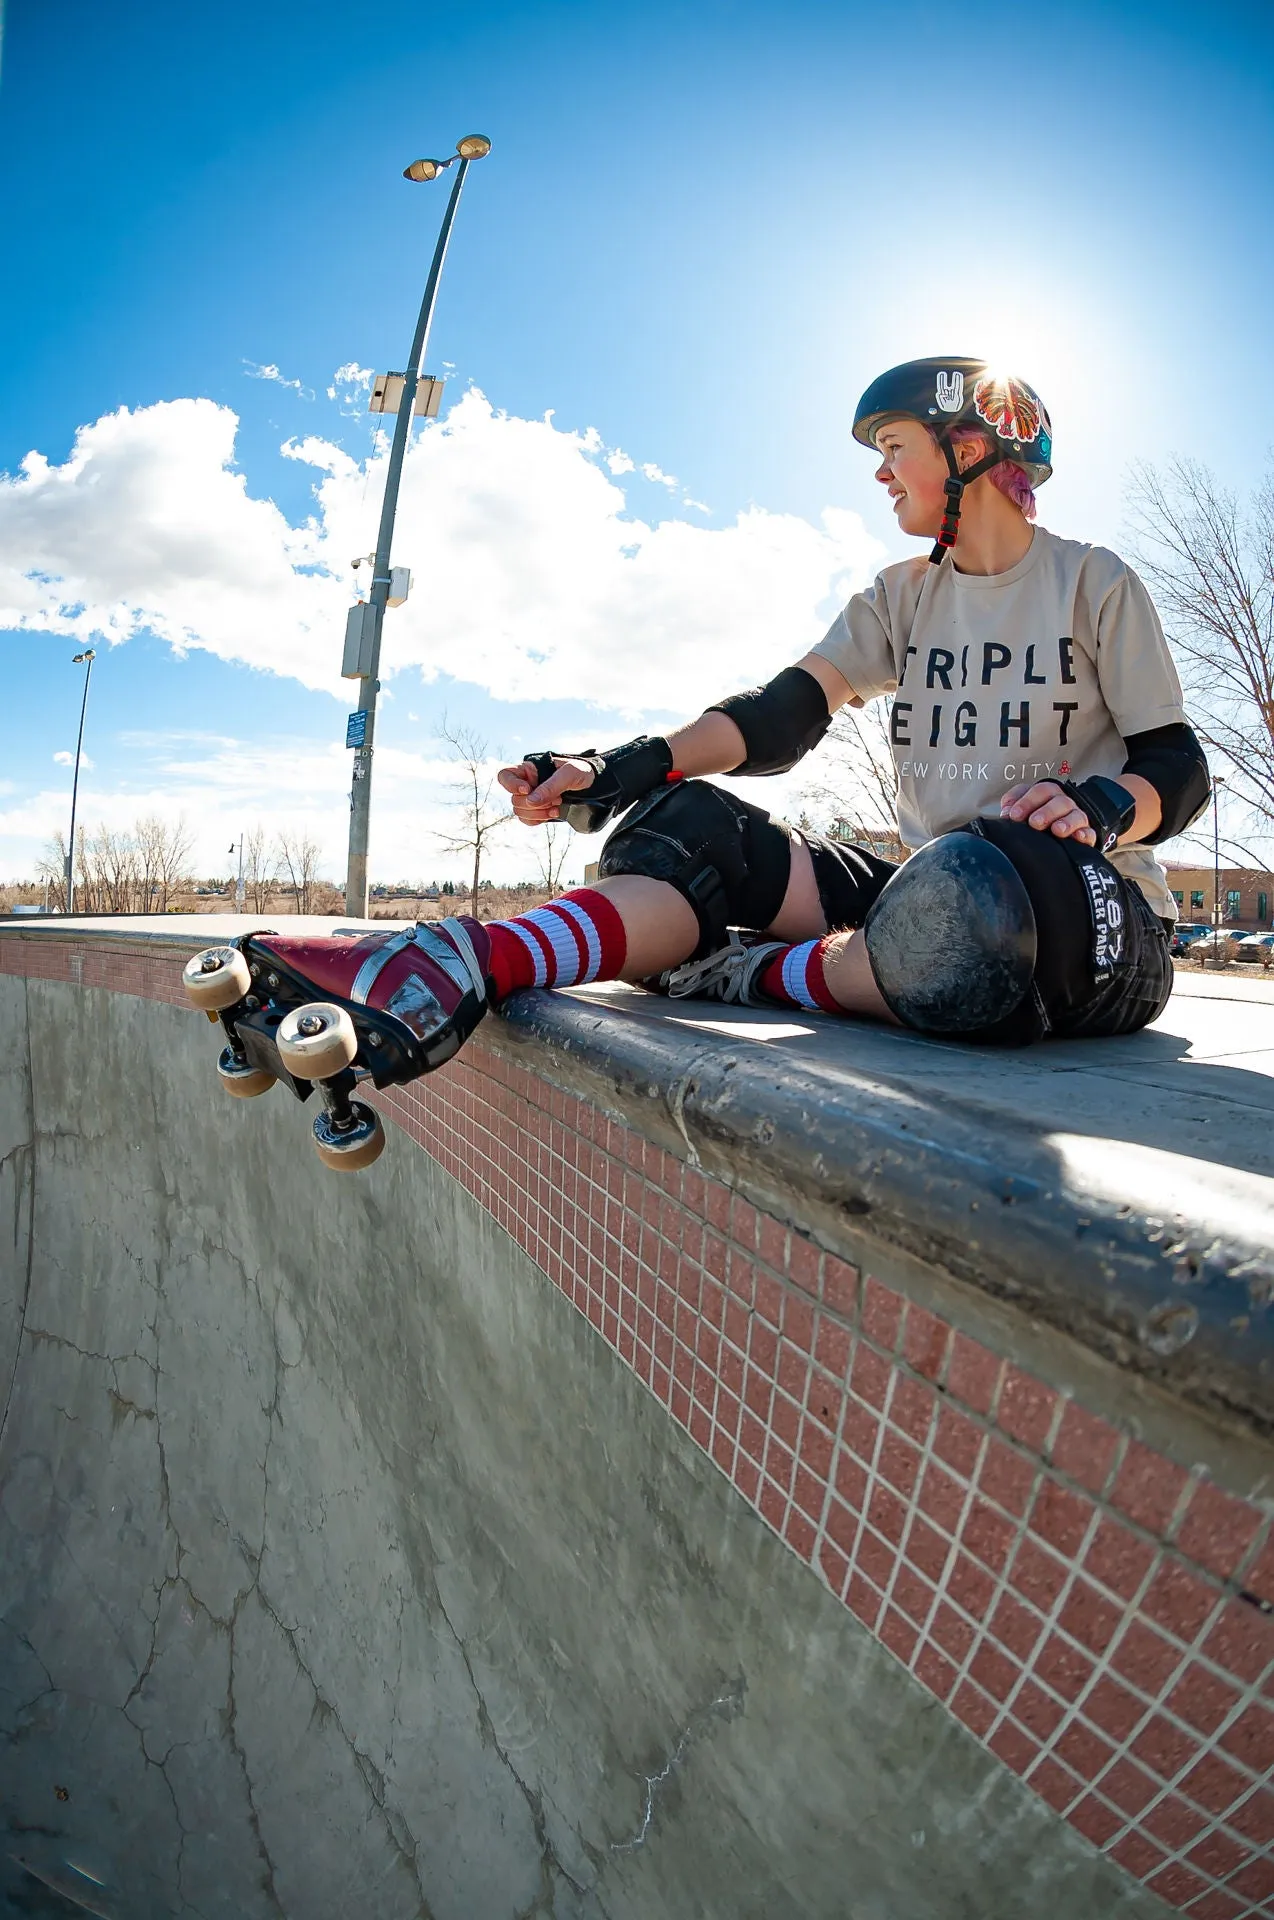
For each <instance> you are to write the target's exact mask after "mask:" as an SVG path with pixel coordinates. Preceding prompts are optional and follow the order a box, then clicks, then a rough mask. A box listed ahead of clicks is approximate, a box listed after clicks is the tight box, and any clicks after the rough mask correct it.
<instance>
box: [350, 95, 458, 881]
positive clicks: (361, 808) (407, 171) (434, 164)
mask: <svg viewBox="0 0 1274 1920" xmlns="http://www.w3.org/2000/svg"><path fill="white" fill-rule="evenodd" d="M490 151H491V142H490V141H489V140H488V139H487V138H486V136H485V135H483V134H477V133H474V134H468V135H466V137H465V138H464V139H463V140H461V141H459V142H458V143H457V147H456V153H455V154H454V155H453V156H452V158H451V159H449V160H416V161H413V163H412V165H411V166H410V167H406V168H404V171H403V177H404V179H407V180H433V179H436V178H437V176H438V174H440V173H441V172H443V171H444V170H445V169H446V168H447V167H450V166H452V165H454V164H455V161H456V159H457V158H458V159H459V162H460V164H459V167H458V169H457V172H456V178H455V183H454V185H453V186H452V189H451V198H450V199H449V200H448V202H447V211H446V213H445V214H444V215H443V220H442V227H441V229H440V231H439V234H438V243H437V245H436V246H435V248H434V257H433V264H432V265H431V267H430V269H429V279H428V280H427V282H426V283H425V297H424V299H423V300H422V301H421V303H420V317H419V318H418V320H417V321H416V331H415V333H414V335H413V336H412V342H411V352H410V353H409V354H408V356H407V369H406V372H405V373H404V375H403V390H402V397H401V399H400V400H399V402H398V418H397V419H396V420H395V422H394V438H393V443H392V445H391V446H390V449H389V467H388V471H387V472H386V475H385V498H384V501H383V503H382V506H381V510H380V530H379V532H378V533H377V535H376V558H375V563H374V565H373V567H372V589H371V607H372V642H371V650H370V655H369V659H368V663H367V665H368V670H367V673H366V675H365V676H364V677H363V679H362V684H361V688H360V691H359V696H358V708H357V711H358V712H359V713H361V714H365V715H366V719H365V720H364V722H363V723H362V740H361V744H360V745H358V746H357V747H355V749H354V770H353V777H352V779H351V782H350V797H349V863H348V866H347V868H346V875H345V911H346V913H347V914H350V915H352V916H354V917H356V918H358V919H363V918H365V916H366V913H367V847H368V838H369V830H370V826H371V810H372V753H373V749H374V736H375V730H376V696H377V694H378V693H379V692H380V679H379V677H378V676H379V673H380V642H381V633H382V631H383V629H384V624H385V604H386V601H387V600H388V598H389V586H390V579H389V558H390V548H391V546H392V544H393V538H394V518H395V515H396V514H397V512H398V487H399V482H400V480H401V478H402V470H403V458H404V456H405V454H406V452H407V440H408V436H409V435H410V433H411V416H412V409H413V407H414V405H415V400H416V388H417V385H418V384H419V381H420V370H421V366H422V364H423V361H424V357H425V348H426V347H427V346H428V344H429V328H430V325H431V323H432V321H433V312H434V302H435V300H436V299H437V295H438V282H439V280H440V279H441V277H442V266H443V261H444V260H445V259H446V257H447V243H448V241H449V240H450V239H451V228H452V224H453V222H454V220H455V217H456V208H457V207H458V206H459V204H460V195H461V192H462V190H463V188H464V182H465V175H466V174H467V173H468V171H469V163H470V161H472V160H481V159H483V158H484V157H485V155H486V154H488V153H489V152H490Z"/></svg>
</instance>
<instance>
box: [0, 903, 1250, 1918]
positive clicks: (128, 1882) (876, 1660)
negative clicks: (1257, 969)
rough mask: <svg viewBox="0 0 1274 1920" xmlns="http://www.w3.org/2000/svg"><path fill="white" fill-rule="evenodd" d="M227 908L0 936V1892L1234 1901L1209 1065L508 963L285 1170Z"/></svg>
mask: <svg viewBox="0 0 1274 1920" xmlns="http://www.w3.org/2000/svg"><path fill="white" fill-rule="evenodd" d="M225 930H226V928H225V923H218V922H213V921H208V922H202V921H200V922H182V923H181V928H180V932H179V933H178V934H175V933H174V932H173V929H172V923H170V922H169V923H164V924H163V925H162V926H161V927H159V928H158V929H157V928H156V927H155V923H153V922H152V923H146V922H137V923H115V924H113V923H110V922H101V921H93V922H83V923H64V924H62V925H49V926H48V927H42V928H39V929H32V928H29V927H25V928H23V929H22V930H21V931H19V930H18V929H17V928H16V927H6V928H0V1032H2V1033H3V1038H4V1046H3V1052H2V1054H0V1058H2V1059H3V1063H4V1065H3V1069H2V1073H3V1078H2V1080H0V1168H2V1170H3V1204H4V1223H3V1247H4V1253H3V1257H2V1266H0V1369H2V1372H0V1379H2V1380H3V1383H4V1390H5V1401H4V1424H3V1430H2V1433H0V1599H2V1605H0V1616H2V1619H3V1627H2V1629H0V1650H2V1651H0V1714H2V1716H3V1735H4V1740H3V1750H2V1755H3V1757H2V1758H0V1911H3V1912H4V1913H8V1914H15V1915H17V1914H21V1915H36V1916H54V1915H57V1916H62V1915H71V1914H77V1913H82V1912H90V1913H95V1914H100V1915H105V1916H110V1920H158V1917H159V1916H170V1915H172V1916H192V1917H193V1920H214V1917H215V1920H256V1916H262V1917H263V1920H264V1917H265V1916H279V1915H286V1916H288V1920H337V1916H340V1917H341V1920H345V1916H348V1915H350V1914H353V1913H357V1914H365V1915H368V1916H369V1917H371V1920H399V1916H401V1917H402V1920H409V1917H411V1920H416V1917H421V1920H424V1917H425V1916H428V1917H429V1920H514V1916H532V1915H542V1916H557V1917H558V1920H566V1917H567V1916H570V1920H585V1917H587V1920H692V1917H694V1920H699V1917H700V1916H711V1917H713V1920H715V1917H716V1916H720V1917H721V1920H762V1916H764V1920H786V1917H787V1916H794V1917H796V1916H799V1917H801V1920H805V1917H807V1916H808V1917H811V1920H815V1917H816V1920H911V1917H912V1916H915V1917H916V1920H928V1917H929V1916H933V1917H934V1920H947V1917H948V1916H950V1917H952V1920H955V1917H956V1916H958V1917H959V1920H1019V1916H1024V1915H1034V1914H1037V1913H1039V1912H1040V1911H1047V1912H1048V1913H1049V1914H1050V1915H1054V1916H1057V1920H1069V1916H1072V1915H1073V1916H1083V1920H1089V1916H1094V1915H1102V1916H1107V1915H1116V1916H1120V1920H1132V1917H1133V1916H1137V1917H1138V1920H1140V1917H1141V1916H1145V1920H1150V1917H1151V1916H1155V1915H1164V1914H1168V1913H1172V1912H1182V1911H1184V1912H1186V1913H1189V1914H1191V1915H1194V1916H1200V1917H1201V1920H1253V1917H1254V1916H1257V1915H1263V1916H1264V1915H1269V1914H1271V1913H1272V1912H1274V1860H1272V1858H1271V1849H1272V1843H1274V1794H1272V1793H1271V1791H1270V1786H1269V1773H1270V1768H1271V1762H1272V1761H1274V1745H1272V1743H1271V1729H1272V1726H1274V1716H1272V1714H1271V1698H1272V1694H1274V1612H1272V1611H1271V1609H1272V1606H1274V1545H1272V1544H1271V1540H1270V1511H1271V1508H1270V1494H1271V1477H1270V1465H1271V1446H1270V1440H1269V1434H1270V1430H1271V1413H1272V1411H1274V1385H1272V1383H1271V1376H1270V1367H1269V1332H1268V1325H1267V1302H1268V1299H1269V1296H1270V1291H1271V1283H1272V1282H1274V1274H1272V1273H1271V1268H1270V1265H1269V1257H1270V1243H1271V1239H1272V1238H1274V1236H1271V1235H1270V1234H1269V1233H1268V1232H1267V1231H1265V1229H1268V1226H1269V1223H1270V1219H1271V1213H1270V1200H1271V1195H1272V1194H1274V1180H1271V1177H1270V1173H1269V1171H1268V1169H1267V1168H1266V1167H1265V1164H1264V1162H1263V1161H1262V1160H1261V1159H1260V1155H1261V1154H1262V1153H1263V1152H1265V1151H1267V1150H1268V1140H1269V1137H1270V1136H1269V1134H1268V1133H1264V1132H1263V1131H1262V1126H1261V1124H1260V1115H1261V1114H1262V1113H1266V1114H1267V1115H1268V1108H1267V1107H1263V1106H1262V1104H1261V1102H1262V1099H1263V1098H1266V1097H1267V1096H1268V1088H1269V1082H1268V1079H1266V1081H1265V1082H1264V1083H1262V1079H1261V1072H1260V1071H1258V1068H1257V1067H1256V1066H1252V1065H1249V1066H1247V1067H1236V1068H1235V1069H1234V1072H1235V1078H1234V1079H1233V1080H1232V1081H1231V1080H1227V1079H1226V1078H1225V1077H1224V1075H1223V1074H1222V1069H1221V1066H1220V1065H1218V1064H1217V1063H1218V1061H1219V1060H1220V1058H1221V1052H1220V1050H1219V1048H1215V1047H1214V1048H1213V1051H1212V1053H1211V1054H1210V1055H1209V1056H1208V1057H1207V1058H1205V1057H1204V1052H1205V1051H1206V1050H1205V1049H1203V1047H1202V1043H1201V1042H1200V1043H1199V1046H1198V1047H1197V1048H1196V1051H1195V1054H1194V1055H1193V1056H1191V1055H1189V1050H1188V1049H1186V1050H1185V1051H1183V1046H1184V1042H1183V1041H1182V1033H1181V1029H1180V1027H1173V1026H1172V1025H1171V1023H1170V1022H1169V1023H1168V1025H1167V1026H1166V1027H1164V1025H1163V1023H1161V1029H1162V1030H1161V1031H1160V1032H1159V1033H1158V1034H1157V1035H1155V1034H1152V1035H1147V1036H1143V1037H1142V1038H1143V1039H1144V1041H1145V1045H1144V1046H1143V1047H1142V1048H1141V1049H1140V1050H1138V1049H1136V1048H1135V1047H1134V1048H1133V1049H1132V1050H1128V1049H1127V1048H1125V1047H1124V1043H1122V1042H1119V1043H1099V1044H1100V1046H1102V1047H1107V1046H1108V1047H1111V1048H1114V1049H1116V1051H1114V1052H1110V1053H1106V1054H1104V1055H1102V1056H1101V1057H1102V1062H1103V1064H1102V1067H1101V1073H1102V1074H1105V1075H1106V1079H1105V1081H1103V1083H1102V1086H1101V1087H1098V1086H1097V1083H1096V1082H1095V1081H1092V1080H1091V1079H1085V1077H1084V1076H1085V1074H1087V1073H1089V1072H1090V1071H1097V1069H1096V1067H1095V1065H1094V1061H1095V1056H1094V1054H1093V1053H1092V1051H1091V1049H1090V1051H1089V1052H1088V1053H1087V1054H1085V1053H1084V1052H1083V1050H1082V1048H1081V1049H1080V1052H1079V1054H1078V1055H1077V1054H1076V1053H1075V1051H1074V1049H1071V1050H1067V1049H1064V1048H1059V1049H1057V1050H1056V1052H1055V1053H1054V1054H1052V1055H1048V1050H1047V1049H1043V1050H1039V1051H1040V1054H1041V1060H1040V1061H1034V1060H1032V1061H1031V1062H1028V1061H1027V1060H1026V1059H1025V1057H1024V1056H1012V1057H1011V1058H1006V1057H1001V1059H1000V1060H999V1061H998V1062H997V1063H992V1064H988V1063H986V1062H985V1061H982V1060H980V1059H978V1058H977V1057H976V1056H973V1055H972V1054H971V1053H969V1052H968V1051H967V1050H963V1049H959V1048H950V1047H933V1046H927V1045H926V1044H925V1043H922V1042H920V1041H918V1040H916V1039H915V1038H914V1037H913V1036H906V1035H899V1034H883V1033H882V1034H873V1035H870V1036H868V1037H867V1038H866V1039H863V1038H861V1036H862V1034H863V1030H862V1029H854V1030H853V1034H854V1036H856V1038H855V1044H854V1046H853V1048H852V1049H851V1048H850V1047H849V1045H848V1041H847V1039H846V1035H847V1034H848V1033H849V1032H850V1030H849V1029H847V1028H846V1027H844V1026H841V1025H837V1024H836V1023H829V1022H823V1021H819V1020H801V1019H797V1018H793V1019H791V1020H785V1019H782V1018H780V1017H779V1016H778V1015H777V1014H776V1015H775V1017H774V1018H773V1019H771V1018H770V1017H769V1016H765V1015H762V1016H757V1017H755V1018H749V1017H742V1016H731V1015H728V1014H727V1015H724V1016H722V1015H720V1014H719V1012H718V1011H717V1010H714V1009H712V1008H707V1009H702V1008H701V1009H699V1010H698V1011H697V1012H696V1010H695V1009H694V1008H690V1009H688V1010H686V1009H683V1010H682V1012H681V1014H680V1015H678V1016H674V1015H673V1013H672V1012H670V1011H669V1009H668V1008H666V1007H664V1006H663V1005H662V1004H660V1003H653V1002H650V1001H649V1000H646V999H643V998H642V997H640V996H637V995H634V994H625V993H624V992H623V991H622V990H614V991H612V992H610V993H605V994H603V993H599V992H585V993H580V994H575V995H557V996H550V995H546V994H528V995H524V996H520V997H519V998H518V999H517V1000H516V1001H515V1002H514V1003H513V1004H512V1006H511V1007H510V1008H509V1009H508V1010H507V1011H506V1013H505V1014H504V1015H503V1016H502V1017H500V1018H492V1019H490V1020H488V1021H487V1022H486V1024H485V1025H484V1026H483V1027H482V1028H481V1029H480V1030H479V1033H478V1035H477V1036H476V1040H475V1043H474V1044H473V1045H472V1046H471V1047H470V1048H469V1049H468V1050H467V1051H466V1053H465V1055H464V1056H463V1058H462V1059H461V1060H459V1061H457V1062H454V1063H452V1065H451V1066H449V1067H448V1068H445V1069H444V1070H443V1071H442V1072H441V1073H439V1074H436V1075H434V1076H433V1077H432V1078H431V1079H430V1080H428V1081H425V1082H420V1083H417V1084H416V1085H415V1086H413V1087H412V1088H409V1089H406V1090H404V1091H402V1092H399V1093H397V1094H394V1095H392V1096H384V1097H383V1098H381V1105H382V1108H383V1110H384V1111H385V1113H386V1115H387V1117H388V1118H389V1120H390V1121H391V1125H390V1127H389V1142H388V1146H387V1150H386V1152H385V1154H384V1156H383V1158H382V1159H381V1160H380V1161H379V1162H378V1164H377V1165H376V1166H375V1167H373V1168H371V1169H370V1170H369V1171H367V1172H366V1173H363V1174H359V1175H349V1176H336V1175H331V1174H327V1173H325V1172H324V1171H323V1170H322V1169H321V1168H320V1166H319V1164H318V1162H317V1160H316V1158H315V1156H314V1154H313V1152H312V1150H311V1147H310V1144H309V1128H308V1114H309V1109H302V1108H300V1107H298V1106H297V1105H296V1103H295V1102H293V1101H292V1100H291V1099H290V1098H289V1097H288V1096H287V1095H286V1094H284V1092H283V1091H282V1090H281V1089H276V1090H274V1091H273V1092H272V1093H270V1094H269V1095H267V1096H265V1097H264V1098H261V1099H257V1100H253V1101H231V1100H228V1099H226V1098H225V1096H224V1095H223V1094H222V1093H221V1091H220V1089H219V1087H218V1086H217V1083H216V1076H215V1072H214V1061H215V1056H216V1051H217V1046H218V1041H217V1038H216V1034H215V1033H214V1031H213V1030H212V1029H211V1028H210V1027H209V1026H208V1025H207V1024H206V1022H205V1021H204V1020H203V1018H202V1016H199V1015H197V1014H194V1013H192V1012H190V1011H189V1010H187V1009H185V1008H184V1007H183V1006H182V1005H181V1004H180V1000H181V995H180V988H179V977H180V968H181V963H182V960H183V959H184V958H185V956H186V955H188V954H189V953H190V952H191V951H193V950H194V949H196V948H197V947H199V946H202V945H204V944H206V943H207V941H208V940H209V939H211V938H213V937H215V936H216V935H217V934H219V933H222V934H224V931H225ZM1170 1012H1171V1009H1170ZM1205 1013H1206V1010H1205ZM1211 1017H1212V1016H1211V1014H1210V1013H1209V1014H1207V1018H1211ZM1234 1018H1235V1019H1238V1020H1240V1021H1241V1023H1242V1025H1243V1028H1244V1033H1245V1036H1246V1044H1248V1045H1254V1044H1255V1043H1254V1041H1253V1035H1254V1033H1255V1027H1254V1025H1253V1023H1254V1022H1257V1019H1258V1016H1257V1014H1255V1013H1252V1012H1251V1011H1250V1010H1247V1011H1241V1012H1240V1013H1239V1014H1237V1015H1235V1016H1234ZM1199 1019H1200V1020H1201V1021H1204V1024H1205V1025H1206V1020H1205V1019H1204V1015H1203V1014H1200V1015H1199ZM829 1036H834V1037H829ZM1187 1038H1188V1036H1187ZM1119 1049H1123V1051H1119ZM1043 1056H1047V1058H1044V1057H1043ZM1077 1063H1078V1064H1077ZM1085 1063H1088V1064H1087V1065H1086V1064H1085ZM1116 1069H1118V1071H1116ZM1195 1069H1197V1072H1196V1073H1195V1078H1194V1080H1193V1081H1192V1080H1191V1079H1190V1077H1189V1076H1190V1074H1191V1073H1192V1072H1195ZM1030 1074H1035V1075H1045V1074H1052V1075H1053V1076H1054V1077H1055V1081H1054V1090H1053V1094H1052V1096H1051V1098H1052V1100H1053V1104H1054V1107H1055V1106H1056V1103H1057V1099H1058V1098H1059V1095H1058V1093H1057V1088H1059V1087H1063V1086H1064V1087H1065V1088H1067V1089H1068V1091H1067V1094H1066V1100H1067V1115H1068V1129H1069V1131H1068V1133H1067V1135H1066V1136H1065V1141H1063V1139H1062V1136H1061V1135H1059V1134H1057V1133H1056V1132H1055V1131H1053V1130H1050V1128H1049V1127H1047V1126H1044V1125H1042V1124H1040V1123H1037V1122H1036V1121H1034V1120H1032V1119H1031V1117H1030V1116H1031V1114H1032V1113H1035V1112H1038V1111H1039V1101H1038V1100H1037V1099H1036V1098H1035V1096H1034V1095H1032V1096H1031V1097H1030V1098H1027V1097H1026V1094H1025V1093H1024V1088H1025V1087H1026V1086H1027V1078H1029V1075H1030ZM996 1075H999V1076H1001V1079H1000V1081H996V1079H995V1076H996ZM1112 1075H1113V1076H1114V1077H1115V1078H1116V1079H1118V1078H1119V1077H1120V1075H1122V1076H1123V1078H1122V1081H1121V1084H1122V1085H1123V1086H1124V1092H1123V1094H1121V1095H1117V1094H1116V1093H1112V1091H1111V1086H1112V1085H1113V1080H1112V1079H1111V1076H1112ZM1173 1075H1176V1076H1177V1084H1178V1090H1179V1091H1180V1088H1185V1089H1186V1090H1187V1091H1186V1092H1185V1093H1181V1094H1180V1097H1181V1098H1182V1099H1187V1098H1188V1101H1189V1102H1192V1103H1193V1104H1192V1105H1191V1107H1190V1112H1191V1113H1192V1114H1194V1115H1195V1117H1196V1118H1197V1117H1198V1113H1200V1112H1203V1110H1204V1109H1206V1110H1207V1113H1208V1114H1210V1115H1211V1119H1212V1122H1213V1125H1212V1131H1211V1133H1209V1132H1208V1131H1207V1128H1205V1127H1199V1128H1197V1129H1196V1134H1197V1135H1199V1136H1201V1137H1202V1140H1203V1146H1202V1148H1200V1149H1199V1150H1196V1149H1193V1148H1192V1149H1190V1150H1189V1151H1187V1144H1188V1143H1187V1140H1186V1136H1185V1135H1184V1134H1183V1135H1182V1137H1181V1138H1177V1136H1176V1135H1174V1134H1173V1133H1172V1131H1171V1126H1172V1124H1173V1123H1172V1122H1171V1120H1170V1118H1168V1119H1165V1118H1164V1116H1165V1114H1168V1113H1169V1109H1170V1108H1171V1106H1172V1101H1171V1100H1170V1099H1169V1096H1168V1095H1167V1094H1166V1093H1165V1091H1164V1087H1165V1084H1166V1083H1167V1082H1168V1081H1171V1080H1172V1077H1173ZM1005 1076H1007V1078H1005ZM1024 1076H1026V1077H1025V1078H1024ZM1031 1084H1032V1085H1033V1084H1034V1083H1033V1082H1032V1083H1031ZM1262 1084H1264V1087H1265V1093H1264V1094H1263V1093H1262ZM996 1085H1000V1086H1001V1089H1002V1097H1001V1098H1000V1100H999V1104H998V1105H997V1099H996V1096H995V1092H994V1089H995V1086H996ZM1136 1088H1140V1092H1134V1091H1130V1089H1136ZM1174 1097H1175V1096H1174ZM1118 1100H1122V1102H1123V1104H1122V1106H1119V1107H1118V1112H1117V1113H1115V1112H1114V1110H1113V1107H1112V1103H1116V1104H1117V1102H1118ZM1226 1101H1229V1103H1230V1111H1229V1124H1230V1125H1231V1126H1232V1128H1233V1130H1234V1134H1235V1137H1236V1138H1242V1139H1244V1140H1246V1141H1247V1143H1248V1145H1247V1149H1246V1151H1247V1153H1248V1159H1247V1160H1244V1157H1243V1151H1240V1150H1238V1149H1236V1150H1233V1151H1231V1150H1227V1151H1226V1152H1225V1153H1224V1154H1223V1155H1222V1154H1219V1153H1218V1152H1217V1150H1216V1147H1215V1145H1214V1144H1212V1143H1214V1142H1215V1141H1216V1139H1217V1138H1218V1129H1220V1128H1221V1124H1222V1118H1223V1116H1222V1114H1221V1107H1222V1105H1223V1104H1224V1103H1225V1102H1226ZM1209 1103H1210V1104H1209ZM1184 1124H1185V1123H1184V1119H1183V1121H1182V1125H1183V1126H1184ZM1153 1125H1162V1126H1164V1127H1166V1128H1167V1129H1168V1131H1167V1132H1166V1133H1162V1134H1160V1135H1159V1136H1158V1137H1159V1140H1160V1144H1159V1145H1158V1146H1156V1145H1154V1144H1153V1142H1152V1141H1151V1140H1150V1139H1149V1138H1148V1137H1146V1136H1147V1135H1148V1133H1149V1130H1150V1129H1151V1127H1152V1126H1153ZM1103 1128H1105V1131H1104V1132H1103V1131H1102V1129H1103ZM1195 1137H1196V1136H1195V1135H1191V1136H1190V1138H1195ZM1164 1141H1166V1142H1167V1144H1163V1143H1164ZM1262 1142H1265V1143H1266V1144H1264V1145H1263V1144H1262ZM1208 1155H1212V1157H1211V1158H1209V1157H1208ZM1263 1232H1264V1240H1263V1241H1262V1233H1263Z"/></svg>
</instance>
